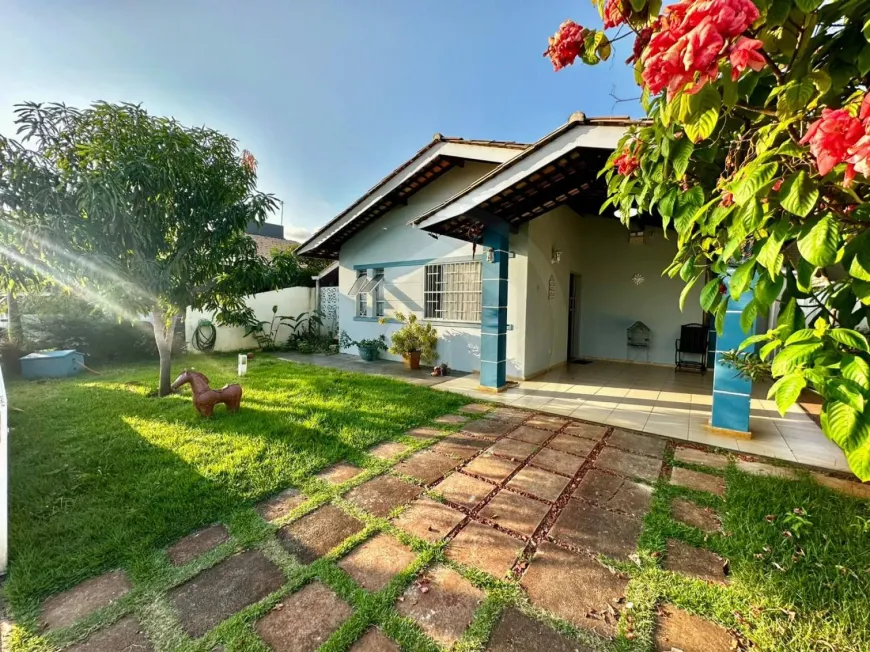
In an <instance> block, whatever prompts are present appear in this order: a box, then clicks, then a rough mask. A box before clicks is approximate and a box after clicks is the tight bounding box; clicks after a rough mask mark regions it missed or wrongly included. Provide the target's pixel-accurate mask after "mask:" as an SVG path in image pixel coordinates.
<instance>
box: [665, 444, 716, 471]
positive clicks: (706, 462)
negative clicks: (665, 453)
mask: <svg viewBox="0 0 870 652" xmlns="http://www.w3.org/2000/svg"><path fill="white" fill-rule="evenodd" d="M674 459H675V460H676V461H677V462H684V463H686V464H698V465H700V466H711V467H713V468H714V469H724V468H726V467H727V466H728V458H727V457H725V456H724V455H719V454H717V453H708V452H707V451H699V450H697V449H696V448H678V449H676V450H675V451H674Z"/></svg>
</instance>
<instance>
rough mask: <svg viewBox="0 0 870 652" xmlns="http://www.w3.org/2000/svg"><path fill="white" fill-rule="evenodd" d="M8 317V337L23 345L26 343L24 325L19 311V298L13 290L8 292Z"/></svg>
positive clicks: (14, 342)
mask: <svg viewBox="0 0 870 652" xmlns="http://www.w3.org/2000/svg"><path fill="white" fill-rule="evenodd" d="M6 317H7V319H8V321H9V330H8V331H7V337H8V339H9V341H10V342H11V343H12V344H15V345H16V346H21V345H22V344H23V343H24V327H23V326H22V325H21V313H20V312H18V299H16V298H15V295H14V294H12V291H11V290H10V291H8V292H7V293H6Z"/></svg>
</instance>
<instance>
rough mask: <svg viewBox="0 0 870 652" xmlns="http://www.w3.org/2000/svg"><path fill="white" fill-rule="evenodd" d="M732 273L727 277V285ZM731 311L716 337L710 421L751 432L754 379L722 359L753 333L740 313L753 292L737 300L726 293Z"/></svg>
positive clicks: (723, 426)
mask: <svg viewBox="0 0 870 652" xmlns="http://www.w3.org/2000/svg"><path fill="white" fill-rule="evenodd" d="M730 281H731V279H730V277H729V278H727V279H725V281H724V283H725V285H726V286H728V284H729V283H730ZM725 300H726V301H728V311H727V312H726V314H725V324H724V326H723V328H722V334H721V335H718V336H717V337H716V364H715V367H714V368H713V417H712V418H711V419H710V425H711V426H713V427H714V428H722V429H725V430H732V431H736V432H741V433H747V434H748V433H749V408H750V398H751V394H752V381H751V380H749V379H748V378H744V377H742V376H740V375H739V374H738V373H737V371H736V370H735V369H733V368H732V367H729V366H727V365H726V364H724V363H723V362H722V359H721V358H722V353H723V352H725V351H732V350H734V349H736V348H737V347H738V346H740V343H741V342H743V340H745V339H746V338H747V337H749V336H750V335H752V333H744V332H743V329H742V328H741V327H740V314H741V313H742V312H743V308H745V307H746V304H748V303H749V302H750V301H751V300H752V292H751V291H747V292H744V293H743V295H742V296H741V297H740V298H739V299H738V300H737V301H735V300H734V299H732V298H730V297H727V298H726V299H725Z"/></svg>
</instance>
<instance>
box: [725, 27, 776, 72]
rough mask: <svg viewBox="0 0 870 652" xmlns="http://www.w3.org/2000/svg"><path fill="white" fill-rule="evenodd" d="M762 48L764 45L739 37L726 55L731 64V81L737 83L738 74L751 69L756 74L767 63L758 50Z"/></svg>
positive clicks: (754, 40) (755, 40) (757, 41)
mask: <svg viewBox="0 0 870 652" xmlns="http://www.w3.org/2000/svg"><path fill="white" fill-rule="evenodd" d="M763 46H764V43H762V42H761V41H759V40H757V39H752V38H746V37H745V36H741V37H740V38H739V39H737V43H735V44H734V47H733V48H731V52H729V53H728V60H729V61H730V62H731V79H732V80H733V81H737V80H738V78H739V77H740V73H741V72H743V71H744V70H746V69H747V68H751V69H752V70H754V71H755V72H758V71H759V70H761V69H762V68H764V65H765V64H766V63H767V62H766V61H765V60H764V57H763V56H762V55H761V53H760V52H759V50H760V49H761V48H762V47H763Z"/></svg>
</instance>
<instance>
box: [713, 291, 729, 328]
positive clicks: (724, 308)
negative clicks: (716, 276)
mask: <svg viewBox="0 0 870 652" xmlns="http://www.w3.org/2000/svg"><path fill="white" fill-rule="evenodd" d="M726 314H728V297H724V298H723V299H722V301H720V302H719V305H718V306H717V307H716V319H715V320H714V322H713V323H714V324H715V326H716V332H717V333H718V334H719V335H722V333H723V332H724V331H725V315H726Z"/></svg>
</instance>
